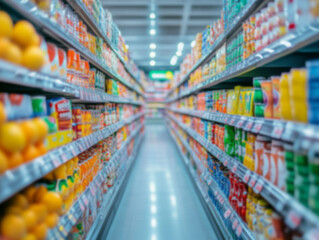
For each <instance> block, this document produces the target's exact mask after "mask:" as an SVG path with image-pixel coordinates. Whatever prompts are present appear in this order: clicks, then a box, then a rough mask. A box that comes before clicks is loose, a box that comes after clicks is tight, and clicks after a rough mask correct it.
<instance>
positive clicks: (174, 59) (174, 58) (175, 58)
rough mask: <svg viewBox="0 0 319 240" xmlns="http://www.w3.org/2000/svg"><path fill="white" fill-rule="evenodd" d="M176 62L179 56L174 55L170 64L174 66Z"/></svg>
mask: <svg viewBox="0 0 319 240" xmlns="http://www.w3.org/2000/svg"><path fill="white" fill-rule="evenodd" d="M176 63H177V56H173V57H172V58H171V61H170V64H171V65H172V66H174V65H175V64H176Z"/></svg>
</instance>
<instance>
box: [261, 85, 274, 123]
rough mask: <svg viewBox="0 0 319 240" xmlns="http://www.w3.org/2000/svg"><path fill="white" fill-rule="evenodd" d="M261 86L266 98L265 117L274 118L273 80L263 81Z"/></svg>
mask: <svg viewBox="0 0 319 240" xmlns="http://www.w3.org/2000/svg"><path fill="white" fill-rule="evenodd" d="M261 88H262V91H263V99H264V106H265V108H264V117H265V118H272V117H273V96H272V82H271V81H262V82H261Z"/></svg>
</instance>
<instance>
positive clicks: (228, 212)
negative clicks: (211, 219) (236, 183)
mask: <svg viewBox="0 0 319 240" xmlns="http://www.w3.org/2000/svg"><path fill="white" fill-rule="evenodd" d="M230 214H231V210H230V208H228V209H227V210H226V212H225V213H224V218H225V219H227V218H228V217H229V216H230Z"/></svg>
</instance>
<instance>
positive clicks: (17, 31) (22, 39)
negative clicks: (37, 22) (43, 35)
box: [12, 20, 37, 48]
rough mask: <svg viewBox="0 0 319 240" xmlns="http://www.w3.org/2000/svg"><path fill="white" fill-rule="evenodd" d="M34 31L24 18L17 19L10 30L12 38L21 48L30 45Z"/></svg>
mask: <svg viewBox="0 0 319 240" xmlns="http://www.w3.org/2000/svg"><path fill="white" fill-rule="evenodd" d="M36 34H37V33H36V31H35V29H34V27H33V25H32V24H31V23H29V22H28V21H25V20H21V21H18V22H17V23H16V24H15V25H14V27H13V31H12V40H13V42H15V43H16V44H18V45H19V46H20V47H21V48H25V47H28V46H30V45H31V43H32V41H33V38H34V36H35V35H36Z"/></svg>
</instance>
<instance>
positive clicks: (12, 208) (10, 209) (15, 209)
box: [5, 205, 23, 215]
mask: <svg viewBox="0 0 319 240" xmlns="http://www.w3.org/2000/svg"><path fill="white" fill-rule="evenodd" d="M22 211H23V210H22V209H21V208H20V207H19V206H13V205H12V206H9V207H7V208H6V211H5V213H6V214H14V215H19V214H20V213H21V212H22Z"/></svg>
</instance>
